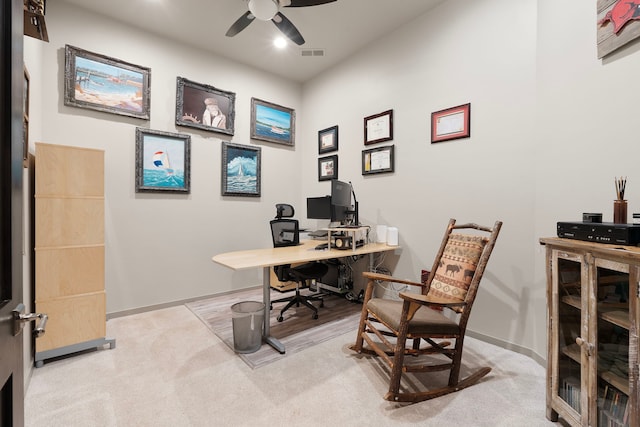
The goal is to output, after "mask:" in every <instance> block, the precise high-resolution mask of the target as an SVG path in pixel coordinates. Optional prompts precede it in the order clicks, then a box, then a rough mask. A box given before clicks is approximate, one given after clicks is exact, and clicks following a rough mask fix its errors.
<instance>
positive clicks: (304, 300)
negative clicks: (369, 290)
mask: <svg viewBox="0 0 640 427" xmlns="http://www.w3.org/2000/svg"><path fill="white" fill-rule="evenodd" d="M294 212H295V211H294V209H293V206H291V205H287V204H283V203H279V204H277V205H276V218H275V219H273V220H271V222H270V223H269V224H270V225H271V237H272V238H273V247H274V248H279V247H284V246H296V245H299V244H300V228H299V225H298V220H297V219H292V218H291V217H293V214H294ZM273 270H274V272H275V273H276V277H277V278H278V280H279V281H281V282H289V281H294V282H296V293H295V295H293V296H290V297H286V298H280V299H277V300H274V301H272V302H271V307H270V308H273V303H278V302H288V304H287V305H285V306H284V308H283V309H282V310H280V314H279V315H278V317H277V319H278V322H282V321H283V320H284V312H285V311H287V310H288V309H289V308H291V307H293V306H294V305H295V306H296V307H300V304H302V305H304V306H306V307H309V308H310V309H311V310H312V311H313V316H312V318H313V319H317V318H318V309H317V308H316V307H315V306H314V305H313V304H311V302H310V301H320V307H323V306H324V301H323V299H322V295H320V294H314V295H302V294H301V293H300V289H303V288H308V287H310V285H309V283H310V281H311V280H320V279H321V278H322V277H323V276H324V275H325V274H327V271H328V270H329V267H327V265H325V264H323V263H320V262H309V263H306V264H302V265H298V266H295V267H291V264H284V265H278V266H275V267H273Z"/></svg>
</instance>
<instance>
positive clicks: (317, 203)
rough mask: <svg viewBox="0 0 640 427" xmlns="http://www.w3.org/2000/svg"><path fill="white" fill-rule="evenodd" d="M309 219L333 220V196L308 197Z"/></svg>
mask: <svg viewBox="0 0 640 427" xmlns="http://www.w3.org/2000/svg"><path fill="white" fill-rule="evenodd" d="M307 218H309V219H331V196H322V197H308V198H307Z"/></svg>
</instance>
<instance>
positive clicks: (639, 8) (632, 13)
mask: <svg viewBox="0 0 640 427" xmlns="http://www.w3.org/2000/svg"><path fill="white" fill-rule="evenodd" d="M636 19H640V1H629V0H618V1H617V2H616V4H614V5H613V7H612V8H611V10H610V11H609V12H607V14H606V15H605V16H604V18H603V19H601V20H600V21H598V25H606V24H607V23H608V22H609V21H611V23H613V32H614V33H616V34H618V33H619V32H620V30H622V27H624V26H625V24H626V23H627V22H629V21H633V20H636Z"/></svg>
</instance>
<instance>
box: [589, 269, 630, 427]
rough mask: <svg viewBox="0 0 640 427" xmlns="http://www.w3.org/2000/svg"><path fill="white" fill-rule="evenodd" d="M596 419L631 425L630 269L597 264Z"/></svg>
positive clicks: (610, 424) (615, 424)
mask: <svg viewBox="0 0 640 427" xmlns="http://www.w3.org/2000/svg"><path fill="white" fill-rule="evenodd" d="M595 284H596V289H595V297H596V304H597V318H596V321H597V337H598V338H597V339H598V345H597V380H598V384H597V403H598V404H597V418H598V425H599V426H615V427H618V426H628V425H629V415H630V414H629V411H630V404H629V328H630V326H631V322H630V318H629V267H628V265H626V264H620V263H615V262H611V261H606V260H600V259H598V260H596V281H595Z"/></svg>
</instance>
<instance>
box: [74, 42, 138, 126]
mask: <svg viewBox="0 0 640 427" xmlns="http://www.w3.org/2000/svg"><path fill="white" fill-rule="evenodd" d="M150 84H151V69H150V68H147V67H142V66H140V65H134V64H131V63H129V62H125V61H121V60H119V59H115V58H111V57H109V56H105V55H100V54H98V53H93V52H89V51H86V50H83V49H80V48H77V47H73V46H70V45H66V46H65V69H64V105H69V106H72V107H80V108H88V109H91V110H97V111H103V112H107V113H112V114H119V115H122V116H130V117H136V118H138V119H145V120H148V119H149V114H150V112H149V110H150V105H151V101H150V96H151V93H150V87H151V86H150Z"/></svg>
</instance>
